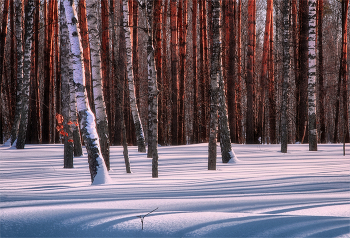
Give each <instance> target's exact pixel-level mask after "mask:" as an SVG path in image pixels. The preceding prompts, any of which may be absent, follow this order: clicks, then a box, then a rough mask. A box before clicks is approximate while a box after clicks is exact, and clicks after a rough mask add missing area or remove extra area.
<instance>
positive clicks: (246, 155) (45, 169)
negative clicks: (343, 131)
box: [0, 144, 350, 237]
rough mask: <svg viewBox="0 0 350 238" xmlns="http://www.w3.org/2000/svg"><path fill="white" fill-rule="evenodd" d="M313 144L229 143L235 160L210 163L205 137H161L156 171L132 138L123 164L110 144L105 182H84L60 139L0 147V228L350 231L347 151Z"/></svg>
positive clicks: (229, 233)
mask: <svg viewBox="0 0 350 238" xmlns="http://www.w3.org/2000/svg"><path fill="white" fill-rule="evenodd" d="M347 146H348V148H349V145H347ZM318 149H319V150H318V151H317V152H309V151H308V145H289V146H288V153H287V154H282V153H280V145H233V150H234V152H235V154H236V155H237V157H238V158H239V161H238V162H237V163H229V164H222V163H221V157H218V160H217V170H216V171H208V170H207V151H208V145H207V144H197V145H186V146H176V147H160V148H159V178H157V179H153V178H152V169H151V166H152V161H151V159H149V158H147V156H146V153H138V152H137V147H129V153H130V161H131V168H132V172H133V173H132V174H126V172H125V166H124V159H123V153H122V147H111V171H110V172H109V174H110V176H111V178H112V183H111V184H106V185H91V184H90V174H89V169H88V162H87V156H82V157H79V158H74V168H73V169H63V146H62V145H26V149H24V150H14V149H11V148H9V147H0V199H1V202H0V206H1V209H0V219H1V220H0V226H1V227H0V228H1V229H0V236H1V237H310V236H311V237H349V236H350V231H349V224H350V223H349V222H350V205H349V204H350V156H349V155H347V156H342V145H340V144H339V145H331V144H325V145H319V146H318ZM218 151H220V149H218ZM347 153H350V151H349V150H348V151H347ZM157 207H158V209H157V210H156V211H154V212H153V213H151V214H149V215H147V216H146V217H145V218H144V229H143V230H142V228H141V219H140V218H139V217H138V216H140V215H145V214H147V213H148V212H150V211H152V210H154V209H155V208H157Z"/></svg>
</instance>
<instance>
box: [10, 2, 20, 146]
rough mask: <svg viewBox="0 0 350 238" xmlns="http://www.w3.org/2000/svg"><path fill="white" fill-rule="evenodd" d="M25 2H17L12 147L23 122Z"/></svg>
mask: <svg viewBox="0 0 350 238" xmlns="http://www.w3.org/2000/svg"><path fill="white" fill-rule="evenodd" d="M22 16H23V2H22V0H17V1H16V41H17V97H16V109H15V118H14V121H13V124H12V129H11V145H13V146H15V145H16V143H17V136H18V130H19V122H20V120H21V111H22V96H21V94H22V88H23V85H22V82H23V35H22V32H23V19H22Z"/></svg>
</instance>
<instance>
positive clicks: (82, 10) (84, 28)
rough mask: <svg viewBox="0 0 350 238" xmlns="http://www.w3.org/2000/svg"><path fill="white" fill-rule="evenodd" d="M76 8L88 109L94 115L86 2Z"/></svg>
mask: <svg viewBox="0 0 350 238" xmlns="http://www.w3.org/2000/svg"><path fill="white" fill-rule="evenodd" d="M78 7H79V28H80V32H81V43H82V45H83V56H84V67H85V80H86V91H87V95H88V99H89V105H90V108H91V110H92V112H94V113H95V106H94V96H93V89H92V79H91V59H90V44H89V32H88V25H87V19H86V0H79V6H78Z"/></svg>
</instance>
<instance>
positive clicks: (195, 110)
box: [192, 0, 199, 143]
mask: <svg viewBox="0 0 350 238" xmlns="http://www.w3.org/2000/svg"><path fill="white" fill-rule="evenodd" d="M192 7H193V11H192V50H193V52H192V68H193V81H192V82H193V85H192V87H193V143H198V142H199V134H198V132H199V131H198V130H199V129H198V127H199V118H198V111H199V105H198V76H197V11H198V3H197V0H193V3H192Z"/></svg>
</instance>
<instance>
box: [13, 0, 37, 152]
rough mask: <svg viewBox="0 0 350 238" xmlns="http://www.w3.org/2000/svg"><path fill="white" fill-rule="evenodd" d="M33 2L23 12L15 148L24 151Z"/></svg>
mask: <svg viewBox="0 0 350 238" xmlns="http://www.w3.org/2000/svg"><path fill="white" fill-rule="evenodd" d="M34 9H35V2H34V0H29V1H28V3H27V7H26V11H25V34H24V55H23V81H22V86H23V88H22V93H21V97H22V100H21V101H22V108H21V109H22V110H21V120H20V124H19V131H18V137H17V143H16V148H17V149H24V146H25V142H26V135H27V126H28V114H29V113H28V112H29V92H30V90H29V88H30V72H31V62H32V61H31V53H32V43H33V26H34Z"/></svg>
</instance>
